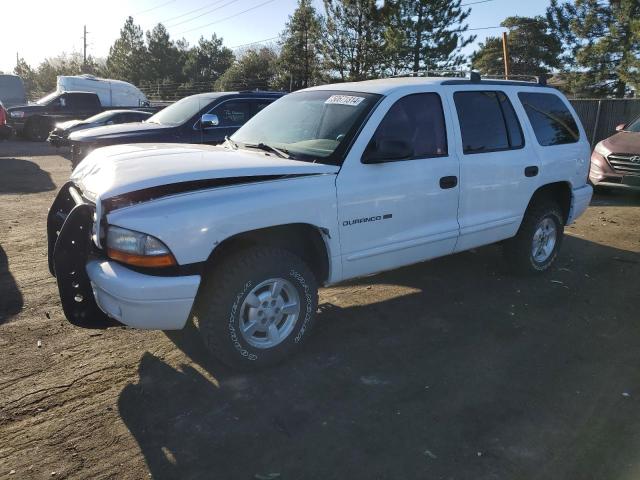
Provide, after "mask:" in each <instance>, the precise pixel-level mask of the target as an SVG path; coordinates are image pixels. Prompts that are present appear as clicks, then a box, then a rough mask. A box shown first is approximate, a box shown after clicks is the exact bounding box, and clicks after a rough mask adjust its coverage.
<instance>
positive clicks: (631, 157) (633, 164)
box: [607, 153, 640, 174]
mask: <svg viewBox="0 0 640 480" xmlns="http://www.w3.org/2000/svg"><path fill="white" fill-rule="evenodd" d="M607 160H608V161H609V164H610V165H611V167H613V169H614V170H615V171H616V172H620V173H626V174H629V173H630V174H640V154H633V153H612V154H610V155H609V156H608V157H607Z"/></svg>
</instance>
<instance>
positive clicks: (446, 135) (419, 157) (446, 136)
mask: <svg viewBox="0 0 640 480" xmlns="http://www.w3.org/2000/svg"><path fill="white" fill-rule="evenodd" d="M415 95H435V96H436V97H438V100H440V112H441V113H442V126H443V127H444V143H445V145H446V146H447V151H446V153H436V154H433V155H414V156H413V157H407V158H396V159H390V160H384V161H381V162H376V163H375V164H371V165H380V164H382V163H398V162H410V161H412V160H428V159H430V158H446V157H449V156H451V154H450V153H449V132H448V130H447V117H446V115H445V113H444V103H443V99H442V95H441V94H440V93H439V92H413V93H408V94H407V95H404V96H402V97H400V98H398V99H397V100H396V101H395V102H393V103H392V104H391V106H390V107H389V109H388V110H387V111H386V112H385V114H384V115H383V116H382V119H381V120H380V122H379V123H378V125H376V128H375V130H374V131H373V135H372V136H371V138H370V139H369V141H368V142H367V145H366V146H365V148H364V151H363V152H362V156H361V157H360V163H361V164H363V165H370V164H365V163H364V162H363V161H362V157H363V156H364V153H365V152H366V151H367V148H369V144H370V143H371V140H373V137H375V135H376V133H377V132H378V128H379V127H380V124H382V122H383V121H384V119H385V118H386V116H387V114H388V113H389V111H390V110H391V109H392V108H393V107H394V106H395V104H396V103H398V102H399V101H401V100H404V99H405V98H407V97H413V96H415ZM372 112H373V111H372Z"/></svg>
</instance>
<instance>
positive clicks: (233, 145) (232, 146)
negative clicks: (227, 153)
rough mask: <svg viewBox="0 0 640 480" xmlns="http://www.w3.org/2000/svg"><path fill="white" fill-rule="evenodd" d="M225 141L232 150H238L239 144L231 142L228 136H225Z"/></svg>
mask: <svg viewBox="0 0 640 480" xmlns="http://www.w3.org/2000/svg"><path fill="white" fill-rule="evenodd" d="M224 141H225V143H228V144H229V145H231V148H232V149H233V150H238V144H237V143H236V142H234V141H233V140H231V139H230V138H229V136H228V135H225V137H224Z"/></svg>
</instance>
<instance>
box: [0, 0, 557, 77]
mask: <svg viewBox="0 0 640 480" xmlns="http://www.w3.org/2000/svg"><path fill="white" fill-rule="evenodd" d="M478 1H479V0H463V3H473V2H478ZM7 3H8V5H6V6H4V8H3V11H2V17H3V18H2V37H3V38H4V40H3V41H2V42H0V71H4V72H11V71H13V68H14V66H15V63H16V53H18V54H19V55H20V56H21V57H23V58H24V59H25V60H26V61H27V62H28V63H29V64H30V65H31V66H33V67H35V66H37V65H38V64H39V63H40V62H41V61H42V60H44V59H45V58H47V57H53V56H56V55H59V54H60V53H63V52H66V53H71V52H74V51H77V52H81V51H82V44H83V41H82V33H83V26H84V25H86V26H87V31H88V35H87V38H88V48H87V53H88V54H90V55H93V56H94V57H106V56H107V54H108V53H109V47H110V46H111V45H112V44H113V42H114V41H115V40H116V38H117V37H118V36H119V34H120V29H121V28H122V25H123V24H124V21H125V19H126V18H127V16H129V15H131V16H133V18H134V20H135V22H136V23H137V24H139V25H140V26H141V27H142V28H143V30H144V31H146V30H150V29H152V28H153V26H154V25H155V24H157V23H158V22H162V23H163V24H165V26H167V29H168V31H169V33H170V34H171V37H172V38H173V39H178V38H182V37H184V38H185V39H186V40H187V41H189V43H190V44H194V43H196V42H197V40H198V38H199V37H200V36H201V35H204V36H205V37H208V36H210V35H211V34H212V33H216V34H217V35H218V36H221V37H223V38H224V42H225V45H227V46H229V47H236V46H241V45H244V44H247V43H250V42H256V41H261V40H264V39H269V38H272V37H276V36H277V35H278V34H279V33H280V32H281V31H282V29H283V27H284V24H285V22H286V21H287V19H288V17H289V15H290V14H291V13H292V12H293V11H294V10H295V7H296V4H297V0H108V1H104V0H102V1H96V0H60V1H58V2H52V1H50V0H31V1H28V0H27V1H25V0H23V1H8V2H7ZM314 3H315V5H316V8H318V10H319V11H322V10H323V7H322V0H314ZM548 4H549V0H489V1H486V0H485V1H481V2H480V3H477V4H475V5H469V6H470V7H471V9H472V10H471V15H470V16H469V18H468V19H467V23H468V24H469V28H470V29H473V28H482V27H494V26H498V25H500V22H501V21H502V20H504V18H505V17H508V16H512V15H521V16H533V15H540V14H544V11H545V9H546V7H547V5H548ZM190 12H193V13H190ZM198 16H199V17H198ZM176 17H177V18H176ZM195 17H198V18H195ZM501 32H502V29H492V30H479V31H474V32H470V33H475V34H477V35H478V38H477V39H476V42H475V43H474V44H472V45H470V46H468V47H467V48H466V49H465V53H466V54H469V53H471V52H473V51H474V50H475V49H476V48H477V44H478V43H479V42H482V41H483V40H484V39H485V38H486V37H487V36H494V35H500V33H501Z"/></svg>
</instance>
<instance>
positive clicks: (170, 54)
mask: <svg viewBox="0 0 640 480" xmlns="http://www.w3.org/2000/svg"><path fill="white" fill-rule="evenodd" d="M146 36H147V55H146V58H145V67H146V70H145V77H146V79H147V80H150V79H153V80H155V81H156V82H158V81H160V82H161V81H169V82H179V81H181V80H182V78H181V77H182V66H181V65H180V60H181V59H180V51H179V50H178V47H177V46H176V44H175V43H174V42H173V41H172V40H171V38H170V36H169V32H167V29H166V28H165V26H164V25H162V24H161V23H159V24H157V25H156V26H155V27H154V28H153V30H152V31H150V32H147V35H146Z"/></svg>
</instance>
